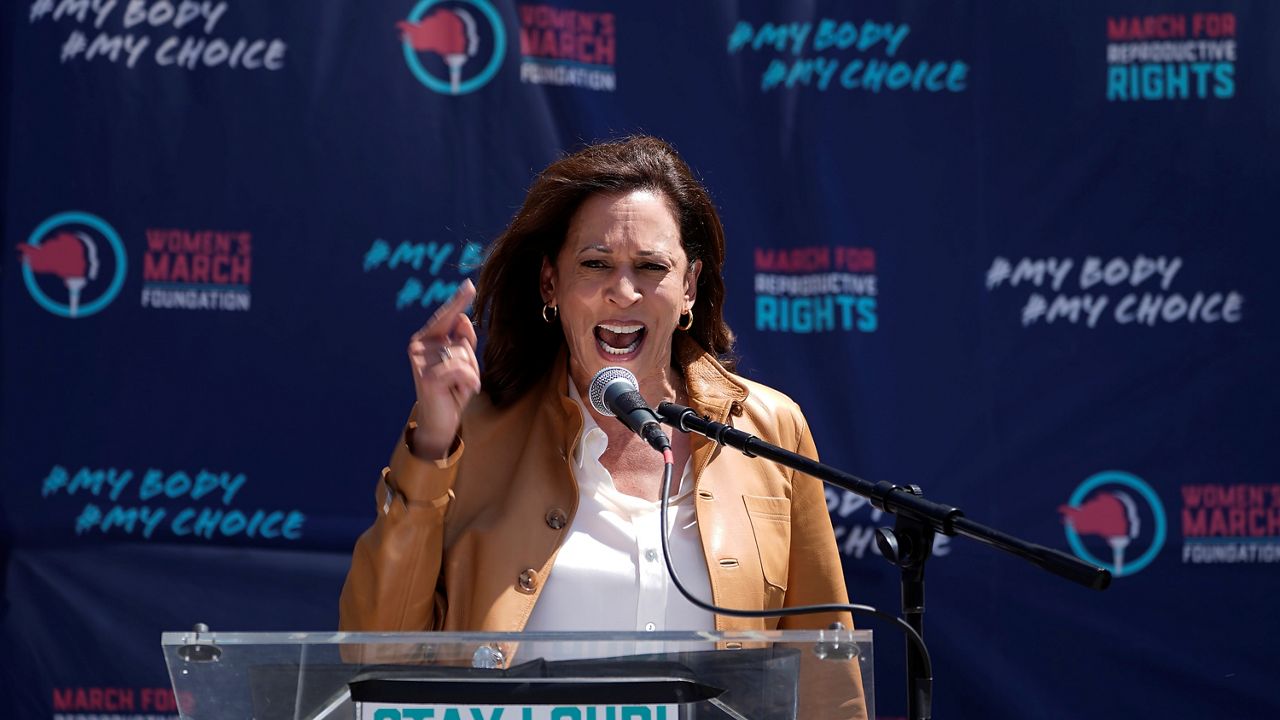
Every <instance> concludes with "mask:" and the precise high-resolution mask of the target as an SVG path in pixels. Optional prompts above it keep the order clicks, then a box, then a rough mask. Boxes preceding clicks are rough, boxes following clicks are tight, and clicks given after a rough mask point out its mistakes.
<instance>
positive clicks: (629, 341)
mask: <svg viewBox="0 0 1280 720" xmlns="http://www.w3.org/2000/svg"><path fill="white" fill-rule="evenodd" d="M595 332H596V344H597V345H599V346H600V349H601V350H603V351H604V352H605V353H607V354H609V355H630V354H631V353H633V352H635V351H636V350H638V349H639V348H640V343H642V342H644V333H645V329H644V326H643V325H631V324H628V325H615V324H613V323H601V324H599V325H597V326H596V331H595Z"/></svg>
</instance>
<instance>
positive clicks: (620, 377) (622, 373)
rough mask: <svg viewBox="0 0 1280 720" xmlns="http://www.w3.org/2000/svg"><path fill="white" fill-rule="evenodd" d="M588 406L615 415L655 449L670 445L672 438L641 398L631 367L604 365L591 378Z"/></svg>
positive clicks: (602, 412)
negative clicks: (603, 367) (663, 430)
mask: <svg viewBox="0 0 1280 720" xmlns="http://www.w3.org/2000/svg"><path fill="white" fill-rule="evenodd" d="M587 394H588V395H589V396H590V397H591V407H593V408H595V409H596V412H598V413H600V414H601V415H607V416H610V417H616V418H618V420H620V421H622V424H623V425H626V426H627V427H628V428H629V429H630V430H631V432H633V433H636V434H637V435H639V436H640V437H641V438H644V441H645V442H647V443H649V445H650V447H652V448H653V449H654V450H657V451H658V452H662V451H663V450H669V449H671V438H669V437H667V434H666V433H664V432H662V427H661V426H660V425H659V424H658V422H659V421H658V416H657V415H655V414H654V412H653V410H652V409H650V408H649V405H648V404H647V403H645V401H644V398H643V397H641V396H640V386H639V384H638V383H637V382H636V376H635V375H632V374H631V371H630V370H627V369H626V368H620V367H607V368H605V369H603V370H601V371H600V372H598V373H596V375H595V377H593V378H591V388H590V389H589V390H588V391H587Z"/></svg>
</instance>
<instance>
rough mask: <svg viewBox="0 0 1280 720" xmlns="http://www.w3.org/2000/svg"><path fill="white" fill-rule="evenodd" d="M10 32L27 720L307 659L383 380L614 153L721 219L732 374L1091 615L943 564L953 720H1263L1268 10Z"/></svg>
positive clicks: (509, 18) (1000, 5) (353, 512)
mask: <svg viewBox="0 0 1280 720" xmlns="http://www.w3.org/2000/svg"><path fill="white" fill-rule="evenodd" d="M201 9H203V10H204V11H207V12H205V14H203V15H202V14H201V12H200V11H201ZM99 10H101V11H102V12H101V15H99V14H98V11H99ZM3 12H4V22H3V23H0V41H3V43H2V44H3V45H4V47H5V48H6V51H5V53H4V54H3V56H0V63H3V72H0V82H2V83H3V86H2V87H3V91H4V93H5V96H6V98H7V99H8V103H7V111H6V112H5V113H4V114H3V116H0V123H3V125H0V128H2V129H3V130H4V131H5V133H4V135H5V143H6V144H5V148H4V165H5V167H4V171H5V172H4V174H3V175H2V176H0V183H2V185H0V193H2V195H3V199H2V200H0V203H2V205H0V211H2V214H3V223H4V238H5V243H4V246H5V247H4V249H3V253H0V285H2V287H0V292H2V295H0V342H2V348H0V457H2V458H3V463H4V464H3V467H4V472H3V478H2V480H0V523H2V524H0V538H2V539H3V551H4V552H3V555H2V558H3V580H2V581H0V582H2V583H3V584H2V585H0V588H2V595H0V636H2V637H3V638H4V644H3V647H4V653H5V655H6V658H5V661H4V662H3V663H0V666H2V667H3V670H0V694H3V695H7V696H9V697H3V696H0V701H2V700H6V699H11V702H10V703H9V704H8V706H10V707H12V708H14V709H15V711H14V712H13V713H11V715H12V716H14V717H21V718H49V717H50V716H51V715H52V714H54V713H64V714H66V713H77V712H84V713H90V712H107V711H110V710H112V709H113V708H112V707H108V705H107V702H106V700H105V699H101V698H106V697H108V696H107V695H105V694H102V693H99V698H100V700H99V701H95V702H96V705H94V702H90V701H87V700H86V701H85V702H86V703H88V704H87V705H86V704H84V703H81V704H77V701H76V700H75V697H76V691H77V690H82V691H88V690H92V689H98V690H102V689H117V690H119V691H120V692H118V693H116V694H115V695H112V696H111V697H115V698H120V697H124V696H125V695H129V694H130V693H132V695H129V696H130V698H131V701H132V702H133V706H131V707H123V708H121V707H117V708H114V709H118V710H122V711H131V712H136V713H142V714H148V713H150V714H161V715H163V714H169V713H171V712H172V709H171V708H170V709H169V711H168V712H166V711H165V710H164V708H161V707H158V706H154V707H150V708H144V707H143V706H142V698H143V691H144V690H145V689H154V688H156V687H164V686H165V685H166V684H167V678H166V674H165V668H164V663H163V659H162V657H161V654H160V652H159V649H158V638H159V633H160V632H161V631H163V630H180V629H186V628H188V627H190V625H191V624H192V623H194V622H197V621H203V622H207V623H209V624H210V625H212V626H214V627H215V628H216V629H220V630H227V631H229V630H284V629H289V630H325V629H331V628H333V627H334V626H335V624H336V621H337V607H336V604H337V603H336V601H337V596H338V592H339V589H340V587H341V582H342V579H343V575H344V572H345V569H346V567H347V562H348V557H349V552H350V549H351V546H352V544H353V542H354V540H355V538H356V536H357V535H358V534H359V532H361V531H362V530H363V529H364V528H365V527H367V526H368V524H369V523H370V522H371V520H372V515H373V512H374V508H373V503H372V489H373V485H374V482H375V481H376V479H377V476H378V475H377V474H378V470H379V468H381V467H382V464H383V463H384V462H385V460H386V457H387V455H388V453H389V451H390V449H391V446H392V443H393V442H394V441H395V440H396V437H397V433H398V431H399V428H400V427H401V423H402V422H403V419H404V414H405V412H406V411H407V410H408V407H409V405H410V403H411V402H412V389H411V385H410V382H409V377H408V372H407V367H406V363H405V361H404V355H403V348H404V345H405V343H406V340H407V338H408V336H409V335H410V334H411V333H412V332H413V331H414V330H415V329H416V328H417V327H418V326H419V325H420V324H421V323H422V322H423V321H424V320H425V319H426V318H427V317H428V315H429V313H430V312H431V310H432V309H433V308H434V307H435V305H436V304H437V303H438V302H439V301H440V300H441V299H443V298H444V297H446V296H447V295H448V294H449V293H450V292H451V291H452V289H453V287H454V286H455V285H456V283H457V282H458V281H459V280H460V279H462V278H463V277H468V276H474V274H475V269H476V267H477V265H478V264H479V262H480V259H481V257H482V255H483V251H484V248H485V246H486V245H487V244H488V242H489V241H490V240H491V239H492V238H494V237H495V236H496V235H497V234H498V233H499V232H500V231H501V230H502V228H503V227H504V226H505V224H506V223H507V221H508V220H509V219H510V218H511V216H512V214H513V213H514V211H515V209H516V208H517V207H518V206H519V204H520V202H521V201H522V198H523V196H524V192H525V190H526V189H527V187H528V185H529V184H530V182H531V180H532V178H533V175H534V174H535V173H536V172H537V170H538V169H540V168H542V167H544V166H545V165H546V164H547V163H549V162H550V161H551V160H553V159H554V158H556V157H557V156H558V155H560V154H561V153H562V152H564V151H566V150H571V149H573V148H575V147H579V146H580V145H581V144H582V143H584V142H590V141H594V140H601V139H607V138H613V137H618V136H621V135H625V134H629V133H637V132H643V133H650V134H655V135H658V136H661V137H663V138H665V139H667V140H668V141H670V142H671V143H673V144H674V145H675V146H676V148H677V149H678V150H679V151H680V152H681V153H682V155H683V156H684V157H685V158H686V160H687V161H688V162H689V163H690V165H691V166H692V167H693V168H694V169H695V170H696V172H697V173H698V174H699V176H700V177H701V178H702V179H703V180H704V182H705V184H706V185H707V187H708V188H709V189H710V191H711V193H712V195H713V197H714V199H715V202H716V204H717V206H718V208H719V210H720V212H721V214H722V218H723V220H724V224H725V228H726V232H727V236H728V243H729V245H728V257H727V260H726V264H725V268H724V277H725V281H726V284H727V287H728V297H727V302H726V306H725V308H724V310H725V314H726V316H727V318H728V321H729V322H730V324H731V326H732V327H733V329H734V330H735V332H736V333H737V336H738V352H739V355H740V359H741V365H740V367H741V369H742V371H743V372H744V374H746V375H747V376H749V377H752V378H754V379H756V380H759V381H762V382H765V383H767V384H769V385H772V386H774V387H777V388H779V389H781V390H783V391H784V392H787V393H788V394H789V395H791V396H792V397H793V398H795V399H796V400H797V401H798V402H799V403H800V404H801V406H802V407H803V408H804V410H805V412H806V416H807V417H808V419H809V421H810V423H811V425H812V429H813V433H814V436H815V438H816V440H817V443H818V447H819V450H820V452H821V453H822V456H823V459H824V460H826V461H828V462H830V463H832V464H834V465H836V466H838V467H841V468H843V469H846V470H848V471H849V472H852V473H855V474H857V475H860V476H862V477H865V478H868V479H871V480H888V481H891V482H895V483H902V484H908V483H912V484H918V485H920V486H921V487H923V488H924V490H925V492H926V494H927V495H928V496H929V497H931V498H933V499H936V500H941V501H946V502H949V503H951V504H954V505H957V506H959V507H961V508H963V509H964V510H965V511H966V513H967V514H968V515H969V516H970V517H972V518H973V519H975V520H978V521H980V522H985V523H988V524H991V525H994V526H996V527H998V528H1001V529H1004V530H1006V531H1008V532H1010V533H1013V534H1015V535H1018V536H1021V537H1024V538H1027V539H1029V540H1032V541H1034V542H1038V543H1041V544H1043V545H1046V546H1048V547H1052V548H1056V549H1059V550H1062V551H1065V552H1071V553H1075V554H1076V555H1078V556H1079V557H1081V558H1084V559H1086V560H1089V561H1091V562H1095V563H1099V564H1103V565H1104V566H1107V567H1109V568H1110V569H1112V570H1114V571H1115V573H1116V579H1115V582H1114V584H1113V587H1112V588H1111V589H1109V590H1107V591H1106V592H1104V593H1097V592H1092V591H1088V590H1085V589H1083V588H1077V587H1075V586H1072V585H1070V584H1068V583H1066V582H1065V581H1063V580H1060V579H1058V578H1056V577H1053V576H1050V575H1048V574H1046V573H1043V572H1041V571H1039V570H1037V569H1035V568H1033V567H1031V566H1029V565H1026V564H1024V563H1022V562H1020V561H1018V560H1015V559H1013V558H1011V557H1008V556H1004V555H1002V554H1000V553H997V552H996V551H994V550H991V549H988V548H985V547H982V546H980V545H978V544H975V543H973V542H970V541H968V540H965V539H962V538H946V539H942V540H939V542H938V543H937V546H936V547H937V556H936V557H935V558H934V559H933V560H932V561H931V564H930V566H929V572H928V613H927V615H926V636H927V638H928V640H929V644H930V647H931V649H932V651H933V656H934V664H935V669H936V675H937V692H936V699H935V702H936V708H937V712H938V713H939V715H940V716H950V717H991V718H997V717H998V718H1005V717H1007V718H1015V717H1062V718H1068V717H1080V716H1085V715H1088V716H1090V717H1098V718H1128V717H1148V716H1152V717H1154V716H1161V717H1233V716H1253V717H1262V716H1269V715H1275V714H1277V712H1280V693H1277V691H1276V690H1275V687H1274V683H1273V682H1271V677H1272V676H1273V675H1274V668H1275V663H1274V662H1273V661H1272V660H1271V657H1272V655H1273V653H1272V652H1271V649H1270V647H1269V646H1270V643H1271V640H1272V639H1273V638H1275V637H1276V636H1277V634H1278V632H1280V625H1278V624H1277V621H1276V620H1275V615H1274V613H1273V612H1272V607H1271V606H1272V605H1273V604H1274V603H1273V602H1271V598H1272V597H1273V595H1274V593H1275V591H1276V590H1277V589H1278V586H1277V580H1276V565H1275V563H1276V562H1280V485H1277V484H1276V477H1277V476H1278V472H1277V471H1280V461H1278V458H1280V455H1278V454H1277V451H1276V448H1275V437H1276V436H1277V430H1280V418H1278V417H1277V411H1276V408H1277V406H1278V405H1280V391H1278V390H1277V383H1276V382H1275V381H1274V379H1273V377H1272V376H1273V373H1274V371H1275V368H1276V367H1277V361H1278V360H1280V343H1278V340H1280V332H1277V330H1276V328H1277V323H1276V317H1277V313H1280V306H1278V305H1280V304H1278V302H1277V300H1278V297H1280V295H1278V294H1277V292H1276V291H1275V289H1274V285H1273V284H1272V282H1271V281H1270V278H1271V275H1272V274H1273V267H1272V266H1273V265H1275V264H1276V263H1277V261H1280V252H1278V251H1277V250H1276V248H1275V244H1274V243H1273V242H1272V235H1273V234H1274V233H1273V229H1274V222H1273V213H1274V211H1273V210H1272V207H1273V205H1272V203H1273V202H1274V198H1275V197H1276V196H1277V194H1278V191H1280V172H1278V171H1277V170H1276V168H1277V160H1278V158H1277V155H1276V148H1277V145H1276V137H1277V136H1278V135H1280V124H1278V121H1277V115H1276V108H1277V107H1280V56H1278V55H1277V54H1276V51H1275V49H1274V43H1272V42H1270V40H1272V39H1273V38H1274V37H1276V35H1277V33H1278V32H1280V17H1277V15H1276V11H1275V10H1274V9H1273V8H1272V7H1271V5H1270V4H1269V3H1265V2H1252V1H1243V0H1241V1H1239V2H1226V1H1223V0H1213V1H1206V2H1195V1H1192V0H1129V1H1127V2H1124V3H1121V4H1119V5H1117V4H1116V3H1114V2H1099V1H1097V0H1090V1H1089V2H1077V3H1070V4H1069V5H1066V4H1058V5H1054V4H1048V5H1045V4H1035V3H1031V4H1028V3H1023V2H952V3H926V2H914V1H903V2H885V1H881V0H870V1H868V2H864V3H858V4H856V5H850V4H847V3H839V2H806V3H800V4H789V3H779V2H761V1H749V2H740V3H680V2H647V3H625V4H611V3H606V2H603V1H598V2H592V1H591V0H546V1H545V2H532V1H531V2H527V3H524V2H522V3H513V2H510V1H509V0H492V1H490V0H441V1H439V2H436V1H434V0H417V1H415V0H379V1H378V2H364V3H356V2H342V3H314V2H306V1H305V0H288V1H281V2H272V3H249V2H242V1H239V0H235V1H231V2H225V3H206V4H203V5H201V4H198V3H183V2H175V3H172V4H169V3H166V2H163V1H155V0H151V1H147V2H133V3H130V2H118V3H114V4H109V3H98V4H96V5H95V4H94V3H91V2H87V1H86V2H83V3H78V2H62V1H60V0H54V1H53V2H44V1H43V0H35V1H34V2H30V3H18V4H14V5H11V6H9V7H7V8H6V9H5V10H4V11H3ZM188 14H190V17H187V15H188ZM140 18H141V19H140ZM152 20H155V21H156V23H157V24H152ZM178 24H180V25H181V26H178ZM471 28H474V31H473V32H472V31H471V30H470V29H471ZM80 41H83V42H80ZM184 47H185V48H186V49H185V50H184V49H183V48H184ZM131 51H136V54H135V55H130V52H131ZM184 53H185V54H184ZM450 57H452V59H449V58H450ZM450 62H452V63H454V65H456V67H457V73H456V88H455V82H454V80H455V78H454V77H451V74H450V73H451V70H450V65H449V63H450ZM824 73H829V74H825V75H824ZM455 90H456V91H455ZM95 265H96V267H97V270H96V273H95V272H94V271H93V267H94V266H95ZM73 286H75V287H73ZM73 295H75V296H76V302H75V303H74V305H75V307H74V308H73V307H72V305H73V303H72V296H73ZM537 313H538V308H530V309H529V321H530V322H540V320H539V319H538V315H537ZM659 399H660V398H651V399H650V400H651V401H653V402H655V403H656V402H657V401H658V400H659ZM828 501H829V506H830V509H831V510H832V516H833V520H834V523H835V526H836V532H837V539H838V542H839V544H840V546H841V550H842V554H843V558H844V561H845V571H846V575H847V578H848V582H849V588H850V595H851V596H852V597H853V598H854V599H855V600H857V601H861V602H867V603H871V604H875V605H877V606H879V607H881V608H884V609H895V608H896V607H897V604H898V596H897V592H898V590H897V573H896V570H895V569H894V568H892V567H891V566H890V565H889V564H887V563H886V562H884V561H883V560H882V559H881V558H880V557H878V551H877V550H876V549H875V543H874V541H873V540H872V530H873V528H875V527H877V526H884V525H890V524H892V517H888V516H882V515H881V514H880V513H879V512H878V511H875V510H873V509H872V508H871V507H870V506H869V505H867V504H866V503H865V502H863V501H861V500H860V499H858V498H855V497H853V496H850V495H847V494H845V493H843V492H841V491H838V490H831V491H829V493H828ZM530 511H531V512H538V513H541V512H543V509H538V508H533V509H531V510H530ZM863 625H864V626H867V627H871V628H873V629H875V630H876V631H877V633H878V634H877V643H878V647H877V658H876V660H877V670H878V673H877V681H878V682H877V690H878V699H879V711H880V715H881V716H882V717H894V716H902V715H904V714H905V700H904V695H905V687H904V683H903V680H902V679H901V671H900V667H901V663H902V651H901V640H900V637H899V636H898V635H897V633H896V632H895V631H894V630H893V629H891V628H889V627H886V626H883V625H877V624H875V623H874V622H871V621H864V622H863ZM82 695H83V696H84V697H86V698H87V697H89V695H88V694H86V693H82Z"/></svg>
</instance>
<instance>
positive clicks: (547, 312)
mask: <svg viewBox="0 0 1280 720" xmlns="http://www.w3.org/2000/svg"><path fill="white" fill-rule="evenodd" d="M558 317H560V308H558V307H556V306H555V305H548V304H547V303H542V322H544V323H546V324H548V325H550V324H551V323H553V322H555V321H556V318H558Z"/></svg>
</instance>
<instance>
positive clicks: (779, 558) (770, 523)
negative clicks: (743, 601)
mask: <svg viewBox="0 0 1280 720" xmlns="http://www.w3.org/2000/svg"><path fill="white" fill-rule="evenodd" d="M742 502H743V503H744V504H746V506H747V517H749V518H750V519H751V531H752V532H753V533H754V534H755V540H756V550H758V551H759V553H760V569H761V570H763V571H764V580H765V582H767V583H769V584H770V585H772V586H774V587H775V588H777V589H779V590H786V589H787V565H788V562H787V561H788V558H789V557H790V556H791V501H790V500H788V499H787V498H784V497H761V496H758V495H743V496H742ZM773 599H774V598H772V597H770V600H773ZM778 600H781V598H780V597H779V598H778ZM770 605H771V606H773V605H772V603H771V604H770Z"/></svg>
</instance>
